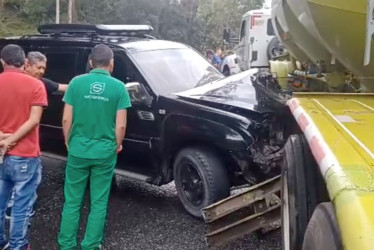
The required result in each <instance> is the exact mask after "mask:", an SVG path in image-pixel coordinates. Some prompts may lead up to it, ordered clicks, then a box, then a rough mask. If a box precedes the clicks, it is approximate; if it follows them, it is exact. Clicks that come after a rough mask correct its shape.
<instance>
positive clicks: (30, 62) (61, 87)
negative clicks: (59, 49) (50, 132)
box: [0, 51, 68, 250]
mask: <svg viewBox="0 0 374 250" xmlns="http://www.w3.org/2000/svg"><path fill="white" fill-rule="evenodd" d="M46 68H47V57H46V56H45V55H43V54H42V53H40V52H38V51H31V52H29V53H28V54H27V60H26V63H25V73H26V74H28V75H30V76H32V77H35V78H36V79H39V80H41V81H42V82H43V83H44V86H45V89H46V91H47V94H48V95H49V94H52V93H53V92H56V91H58V92H65V91H66V90H67V88H68V85H67V84H61V83H57V82H54V81H52V80H50V79H48V78H43V76H44V74H45V70H46ZM1 134H2V131H0V138H1ZM9 135H10V134H9ZM9 135H8V136H9ZM38 171H40V173H41V172H42V166H40V169H39V170H38ZM39 177H40V178H39V180H38V185H39V184H40V182H41V180H42V174H40V175H39ZM37 197H38V196H37V193H35V197H34V203H35V202H36V200H37ZM13 204H14V192H13V193H12V196H11V199H10V200H9V202H8V207H7V210H6V213H5V218H6V219H8V220H9V219H10V217H11V210H12V207H13ZM34 215H35V210H34V206H33V207H32V210H31V212H30V217H32V216H34ZM0 250H1V249H0Z"/></svg>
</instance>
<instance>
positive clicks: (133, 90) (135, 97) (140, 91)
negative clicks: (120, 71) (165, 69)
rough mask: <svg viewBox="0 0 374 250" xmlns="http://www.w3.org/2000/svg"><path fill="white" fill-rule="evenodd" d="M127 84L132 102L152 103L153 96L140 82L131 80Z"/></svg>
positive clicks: (148, 104) (147, 104) (149, 104)
mask: <svg viewBox="0 0 374 250" xmlns="http://www.w3.org/2000/svg"><path fill="white" fill-rule="evenodd" d="M125 86H126V89H127V92H128V93H129V96H130V100H131V103H132V104H138V105H139V104H144V105H146V106H151V105H152V101H153V98H152V96H150V95H149V94H148V92H147V90H146V89H145V88H144V86H143V85H141V84H140V83H139V82H129V83H126V84H125Z"/></svg>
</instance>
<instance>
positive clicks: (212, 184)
mask: <svg viewBox="0 0 374 250" xmlns="http://www.w3.org/2000/svg"><path fill="white" fill-rule="evenodd" d="M174 181H175V186H176V188H177V191H178V195H179V198H180V200H181V202H182V204H183V206H184V208H185V209H186V210H187V211H188V212H189V213H190V214H191V215H193V216H195V217H198V218H202V209H203V208H204V207H206V206H208V205H210V204H212V203H214V202H216V201H218V200H221V199H223V198H226V197H227V196H229V195H230V183H229V176H228V174H227V171H226V169H225V166H224V165H223V163H222V161H221V160H220V159H219V158H218V156H217V155H216V153H215V152H213V151H211V150H208V149H205V148H201V147H191V148H186V149H183V150H182V151H180V153H179V154H178V156H177V157H176V160H175V162H174Z"/></svg>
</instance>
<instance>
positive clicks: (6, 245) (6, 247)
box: [0, 243, 9, 250]
mask: <svg viewBox="0 0 374 250" xmlns="http://www.w3.org/2000/svg"><path fill="white" fill-rule="evenodd" d="M8 248H9V243H6V244H5V245H0V250H5V249H8Z"/></svg>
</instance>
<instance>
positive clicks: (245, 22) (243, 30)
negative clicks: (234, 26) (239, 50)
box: [240, 20, 247, 41]
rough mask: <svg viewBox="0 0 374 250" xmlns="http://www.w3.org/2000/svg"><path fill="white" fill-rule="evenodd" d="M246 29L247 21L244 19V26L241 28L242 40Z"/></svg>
mask: <svg viewBox="0 0 374 250" xmlns="http://www.w3.org/2000/svg"><path fill="white" fill-rule="evenodd" d="M246 30H247V21H246V20H243V22H242V26H241V29H240V41H242V40H243V38H244V37H245V35H246V33H247V32H246Z"/></svg>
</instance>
